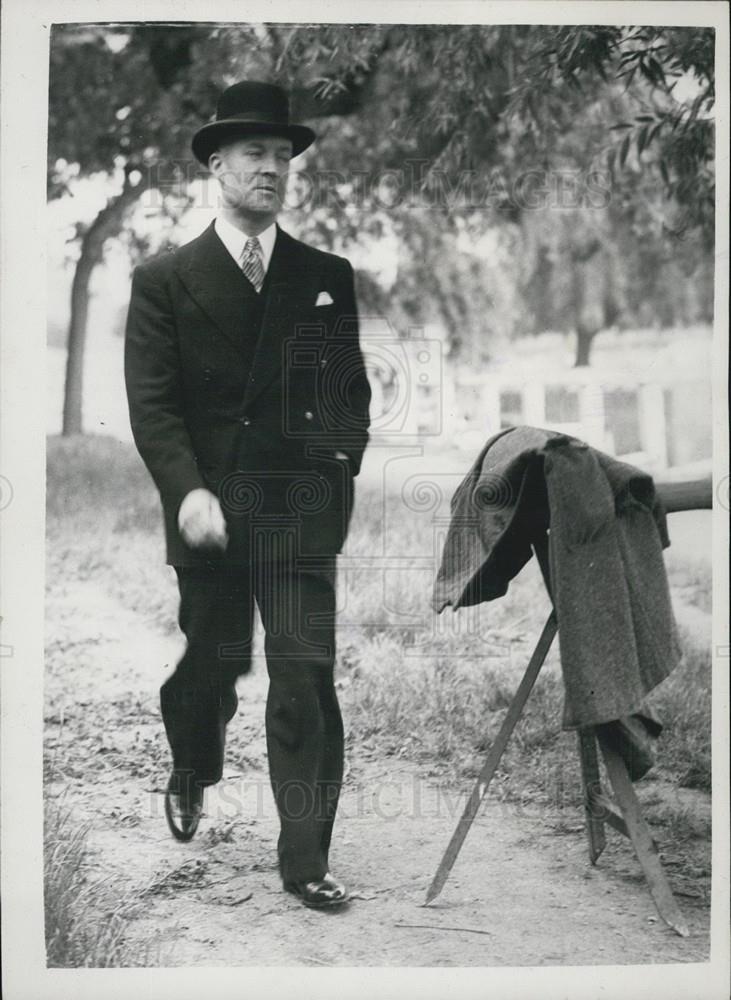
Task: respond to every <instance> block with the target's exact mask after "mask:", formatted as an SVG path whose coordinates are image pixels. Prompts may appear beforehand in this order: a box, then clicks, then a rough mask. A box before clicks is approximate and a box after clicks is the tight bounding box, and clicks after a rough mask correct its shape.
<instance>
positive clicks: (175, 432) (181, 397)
mask: <svg viewBox="0 0 731 1000" xmlns="http://www.w3.org/2000/svg"><path fill="white" fill-rule="evenodd" d="M125 380H126V385H127V397H128V403H129V411H130V422H131V425H132V431H133V435H134V439H135V442H136V444H137V448H138V450H139V452H140V454H141V456H142V458H143V460H144V462H145V464H146V465H147V467H148V469H149V471H150V473H151V475H152V477H153V479H154V481H155V483H156V485H157V488H158V490H159V493H160V497H161V500H162V507H163V513H164V521H165V535H166V548H167V561H168V562H169V563H172V564H174V565H179V566H190V565H198V564H201V563H210V562H213V563H214V564H215V563H240V562H247V561H249V560H250V559H251V558H252V557H253V555H254V548H255V547H256V550H257V552H259V554H260V555H261V554H262V553H269V554H270V555H271V554H272V553H274V552H275V549H276V546H275V547H274V548H272V546H271V545H270V546H269V547H266V546H264V548H261V547H260V546H259V544H258V541H257V539H258V540H260V539H261V536H262V533H263V534H264V535H266V534H269V535H270V536H272V537H275V536H277V534H279V536H281V537H285V541H284V542H281V545H282V546H284V547H285V548H287V549H288V550H290V554H292V552H293V553H294V554H295V555H305V556H314V557H317V556H319V555H322V556H329V555H332V554H335V553H337V552H339V551H340V549H341V547H342V545H343V542H344V539H345V537H346V533H347V529H348V524H349V520H350V516H351V512H352V502H353V477H354V476H356V475H357V474H358V472H359V470H360V464H361V459H362V455H363V451H364V448H365V446H366V443H367V440H368V427H369V415H368V406H369V401H370V388H369V385H368V379H367V377H366V372H365V366H364V360H363V355H362V352H361V349H360V342H359V327H358V315H357V309H356V302H355V294H354V287H353V271H352V268H351V266H350V264H349V262H348V261H347V260H346V259H345V258H342V257H338V256H336V255H334V254H329V253H324V252H322V251H320V250H317V249H315V248H313V247H310V246H307V245H306V244H304V243H302V242H300V241H299V240H296V239H294V238H293V237H291V236H290V235H289V234H287V233H286V232H284V231H283V230H282V229H281V228H280V227H279V226H277V236H276V241H275V245H274V250H273V253H272V258H271V261H270V264H269V268H268V271H267V277H266V282H265V288H264V289H262V295H261V297H260V296H258V295H257V293H256V291H255V289H254V288H253V286H252V285H251V284H250V283H249V281H248V280H247V279H246V277H245V276H244V275H243V273H242V272H241V270H240V268H239V267H238V266H237V264H236V262H235V261H234V260H233V259H232V257H231V256H230V254H229V253H228V251H227V250H226V248H225V247H224V245H223V243H222V242H221V240H220V239H219V237H218V235H217V234H216V232H215V228H214V226H213V224H211V225H210V226H209V227H208V228H207V229H206V230H205V231H204V232H203V233H202V234H201V235H200V236H199V237H197V238H196V239H194V240H192V241H191V242H190V243H188V244H186V245H185V246H182V247H180V248H178V249H176V250H173V251H170V252H167V253H164V254H162V255H160V256H159V257H157V258H154V259H153V260H151V261H148V262H147V263H145V264H143V265H141V266H140V267H138V268H137V269H136V270H135V272H134V275H133V281H132V293H131V298H130V305H129V312H128V318H127V327H126V339H125ZM336 450H339V451H342V452H343V453H344V454H346V455H347V460H343V459H342V458H338V457H336V455H335V452H336ZM200 487H206V488H208V489H210V490H211V491H213V492H215V493H216V494H217V496H218V497H219V500H220V502H221V506H222V509H223V513H224V516H225V518H226V521H227V528H228V533H229V544H228V547H227V549H226V552H225V554H223V555H219V554H216V553H211V552H207V553H202V552H200V551H197V550H193V549H191V548H190V547H188V546H187V545H186V544H185V542H184V541H183V539H182V537H181V535H180V532H179V530H178V526H177V514H178V509H179V507H180V503H181V501H182V500H183V498H184V497H185V495H186V494H187V493H188V492H189V491H190V490H193V489H196V488H200ZM274 557H276V555H275V556H274Z"/></svg>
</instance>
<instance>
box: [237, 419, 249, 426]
mask: <svg viewBox="0 0 731 1000" xmlns="http://www.w3.org/2000/svg"><path fill="white" fill-rule="evenodd" d="M239 420H240V421H241V423H242V424H243V425H244V427H248V426H249V424H250V423H251V417H239Z"/></svg>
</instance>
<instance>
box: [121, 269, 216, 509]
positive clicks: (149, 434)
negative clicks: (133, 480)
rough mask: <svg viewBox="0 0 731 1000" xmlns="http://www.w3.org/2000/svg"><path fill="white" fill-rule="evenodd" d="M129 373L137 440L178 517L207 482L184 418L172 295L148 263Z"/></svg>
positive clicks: (131, 315) (142, 273)
mask: <svg viewBox="0 0 731 1000" xmlns="http://www.w3.org/2000/svg"><path fill="white" fill-rule="evenodd" d="M124 375H125V382H126V386H127V401H128V404H129V414H130V423H131V425H132V434H133V436H134V439H135V444H136V445H137V449H138V451H139V453H140V455H141V456H142V459H143V461H144V463H145V465H146V466H147V468H148V469H149V471H150V475H151V476H152V478H153V479H154V481H155V484H156V486H157V488H158V490H159V491H160V497H161V499H162V502H163V504H164V505H165V507H166V508H167V509H168V510H169V511H170V512H171V513H172V514H173V516H177V511H178V507H179V506H180V503H181V501H182V500H183V498H184V497H185V495H186V494H187V493H189V492H190V490H193V489H197V488H200V487H202V486H204V485H205V484H204V482H203V480H202V478H201V476H200V474H199V472H198V466H197V463H196V459H195V454H194V451H193V446H192V444H191V441H190V436H189V434H188V430H187V427H186V425H185V420H184V418H183V409H182V398H181V386H180V358H179V352H178V344H177V339H176V336H175V322H174V318H173V313H172V308H171V305H170V299H169V296H168V295H167V294H166V292H165V290H164V289H163V288H162V287H161V286H160V284H158V283H157V282H156V281H155V280H154V279H153V278H152V277H151V276H150V274H149V272H148V271H147V269H146V268H144V267H141V268H137V269H136V271H135V272H134V275H133V278H132V294H131V298H130V304H129V312H128V315H127V328H126V335H125V353H124Z"/></svg>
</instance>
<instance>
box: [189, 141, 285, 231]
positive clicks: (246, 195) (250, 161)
mask: <svg viewBox="0 0 731 1000" xmlns="http://www.w3.org/2000/svg"><path fill="white" fill-rule="evenodd" d="M291 158H292V143H291V142H290V140H289V139H286V138H284V137H283V136H272V135H250V136H244V137H242V138H238V139H234V140H232V141H231V142H227V143H226V144H225V145H224V146H221V148H220V149H219V150H218V151H217V152H215V153H213V154H212V155H211V158H210V161H209V166H210V168H211V171H212V173H213V175H214V177H216V178H217V179H218V181H219V182H220V184H221V194H222V196H223V201H224V204H225V205H227V206H228V207H230V208H233V209H234V210H238V211H242V212H246V213H251V214H253V215H276V214H277V212H279V210H280V209H281V207H282V202H283V200H284V193H285V188H286V183H287V174H288V172H289V161H290V159H291Z"/></svg>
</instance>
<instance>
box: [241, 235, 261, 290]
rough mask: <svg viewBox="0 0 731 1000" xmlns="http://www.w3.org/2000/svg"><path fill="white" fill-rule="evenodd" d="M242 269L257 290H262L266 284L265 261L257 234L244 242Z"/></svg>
mask: <svg viewBox="0 0 731 1000" xmlns="http://www.w3.org/2000/svg"><path fill="white" fill-rule="evenodd" d="M241 270H242V271H243V272H244V274H245V275H246V277H247V278H248V279H249V281H250V282H251V283H252V285H253V286H254V288H255V289H256V290H257V292H260V291H261V286H262V285H263V284H264V262H263V260H262V253H261V243H260V242H259V240H258V239H257V238H256V236H252V237H251V238H250V239H248V240H247V241H246V243H245V244H244V250H243V253H242V254H241Z"/></svg>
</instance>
